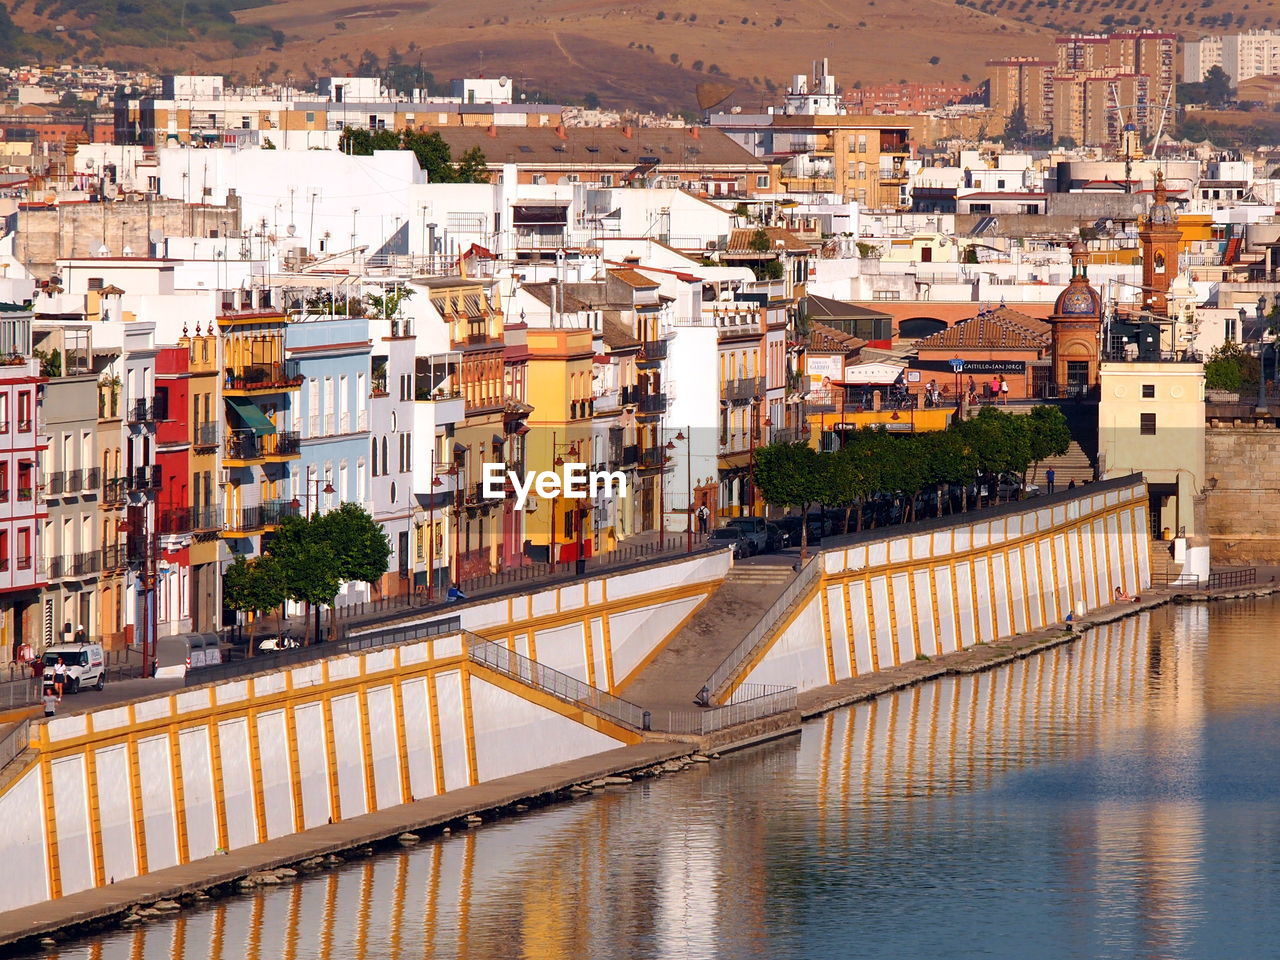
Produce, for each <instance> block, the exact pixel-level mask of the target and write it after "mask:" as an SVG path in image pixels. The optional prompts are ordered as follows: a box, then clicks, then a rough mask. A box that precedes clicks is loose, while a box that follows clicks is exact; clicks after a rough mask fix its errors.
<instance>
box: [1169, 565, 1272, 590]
mask: <svg viewBox="0 0 1280 960" xmlns="http://www.w3.org/2000/svg"><path fill="white" fill-rule="evenodd" d="M1257 582H1258V569H1257V567H1246V568H1244V569H1241V570H1219V571H1217V572H1216V573H1210V574H1209V575H1208V576H1207V577H1199V576H1196V575H1195V574H1193V573H1173V572H1171V571H1167V570H1158V571H1156V572H1154V573H1152V574H1151V586H1153V587H1180V588H1182V589H1185V590H1223V589H1227V588H1230V587H1248V586H1252V585H1253V584H1255V583H1257Z"/></svg>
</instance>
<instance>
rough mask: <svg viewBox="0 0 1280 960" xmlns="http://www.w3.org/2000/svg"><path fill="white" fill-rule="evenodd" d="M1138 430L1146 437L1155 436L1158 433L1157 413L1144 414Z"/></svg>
mask: <svg viewBox="0 0 1280 960" xmlns="http://www.w3.org/2000/svg"><path fill="white" fill-rule="evenodd" d="M1138 432H1139V433H1140V434H1141V435H1142V436H1144V437H1154V436H1155V435H1156V415H1155V414H1154V413H1144V414H1142V426H1141V428H1140V429H1139V431H1138Z"/></svg>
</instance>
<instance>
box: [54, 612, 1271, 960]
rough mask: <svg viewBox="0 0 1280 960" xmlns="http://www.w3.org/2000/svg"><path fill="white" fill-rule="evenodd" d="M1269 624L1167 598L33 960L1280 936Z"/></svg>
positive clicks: (1142, 946)
mask: <svg viewBox="0 0 1280 960" xmlns="http://www.w3.org/2000/svg"><path fill="white" fill-rule="evenodd" d="M1278 642H1280V599H1274V598H1273V599H1266V600H1253V601H1231V602H1224V603H1219V604H1217V605H1214V606H1212V607H1206V606H1181V607H1166V608H1163V609H1160V610H1156V611H1152V612H1151V613H1148V614H1143V615H1141V616H1139V617H1134V618H1131V619H1129V620H1127V621H1124V622H1122V623H1118V624H1113V625H1110V626H1107V627H1103V628H1100V629H1099V630H1097V631H1095V632H1093V633H1091V634H1090V635H1088V636H1087V637H1086V638H1084V639H1083V640H1081V641H1080V642H1078V643H1077V644H1074V645H1071V646H1067V647H1059V648H1057V649H1054V650H1050V651H1047V652H1045V653H1042V654H1040V655H1037V656H1035V657H1032V658H1030V659H1028V660H1025V661H1022V662H1019V663H1017V664H1014V665H1011V666H1008V667H1004V668H1001V669H999V670H995V671H991V672H989V673H985V674H980V675H977V676H973V677H962V678H948V679H944V680H940V681H936V682H933V683H930V684H926V685H923V686H920V687H916V688H914V689H911V690H906V691H902V692H900V693H897V694H892V695H888V696H885V697H882V698H881V699H880V700H878V701H875V702H873V703H867V704H861V705H857V706H855V707H851V708H848V709H844V710H840V711H836V712H834V713H831V714H828V715H826V716H825V717H823V718H820V719H818V720H815V721H813V722H811V723H809V724H806V725H805V727H804V730H803V733H802V734H801V735H800V736H799V737H790V738H788V739H785V740H781V741H776V742H774V743H770V744H765V745H762V746H759V747H756V748H752V749H749V750H745V751H741V752H739V753H735V754H732V755H730V756H727V757H725V758H723V759H721V760H718V761H716V762H714V763H711V764H702V765H699V766H696V767H694V768H693V769H691V770H690V771H687V772H685V773H682V774H677V775H674V776H667V777H664V778H661V779H657V780H646V781H641V782H638V783H636V784H635V785H633V786H629V787H619V788H609V789H606V790H604V791H602V792H598V793H596V794H593V795H591V796H589V797H586V798H584V799H581V800H577V801H574V802H572V803H566V804H562V805H558V806H553V807H548V808H545V809H543V810H538V811H533V812H530V813H528V814H525V815H523V816H521V817H518V818H515V819H510V820H504V821H501V822H498V823H495V824H491V825H487V826H483V827H481V828H479V829H476V830H472V831H466V832H463V833H459V834H455V835H453V836H451V837H444V838H441V839H440V840H437V841H431V842H424V843H422V844H421V845H419V846H416V847H412V848H406V849H405V851H404V852H399V851H395V852H389V853H383V854H379V855H376V856H373V857H370V858H368V859H366V860H363V861H357V862H354V863H351V864H349V865H345V866H343V867H340V868H338V869H336V870H334V871H332V872H327V873H323V874H318V875H313V876H309V877H306V878H304V879H301V880H299V881H298V882H296V883H293V884H290V885H285V886H280V887H270V888H263V889H261V890H260V891H255V892H254V893H252V894H246V895H244V896H239V897H233V898H230V899H226V900H222V901H217V902H211V903H210V904H208V905H206V906H205V907H203V908H196V909H192V910H189V911H186V912H184V913H183V914H181V915H179V916H177V917H175V918H174V919H172V920H168V921H163V922H157V923H151V924H148V925H145V926H140V927H135V928H132V929H127V930H121V931H118V932H113V933H110V934H106V935H104V936H102V937H100V938H98V939H94V940H84V941H78V942H75V943H72V944H68V945H65V946H61V947H58V948H56V949H50V950H48V951H45V952H44V953H43V954H42V956H45V957H50V958H58V960H277V958H281V960H366V958H369V960H373V958H387V960H400V958H431V957H441V958H453V957H458V958H516V957H523V958H548V960H550V958H557V960H558V958H584V960H585V958H591V960H597V958H601V960H607V958H617V960H640V958H655V960H658V958H663V960H666V958H673V960H674V958H735V960H736V958H761V960H765V958H768V960H781V958H823V960H825V958H837V957H838V958H845V957H877V958H879V957H893V958H898V957H901V958H925V957H929V958H934V957H936V958H944V957H945V958H968V957H984V958H986V957H994V958H1006V957H1007V958H1027V957H1037V958H1039V957H1044V958H1059V957H1060V958H1081V960H1085V958H1090V960H1092V958H1117V960H1120V958H1124V960H1131V958H1215V960H1216V958H1233V957H1241V958H1245V957H1248V958H1258V957H1274V956H1280V913H1278V912H1277V906H1278V905H1280V657H1277V656H1276V653H1277V650H1276V648H1277V643H1278Z"/></svg>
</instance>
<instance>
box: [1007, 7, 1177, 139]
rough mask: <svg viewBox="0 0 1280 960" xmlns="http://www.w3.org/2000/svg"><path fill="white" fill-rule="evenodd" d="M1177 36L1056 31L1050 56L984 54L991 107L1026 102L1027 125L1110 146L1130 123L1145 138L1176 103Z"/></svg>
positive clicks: (1032, 129) (1010, 111)
mask: <svg viewBox="0 0 1280 960" xmlns="http://www.w3.org/2000/svg"><path fill="white" fill-rule="evenodd" d="M1176 48H1177V37H1176V36H1175V35H1174V34H1171V33H1146V32H1134V33H1111V34H1071V35H1066V36H1061V37H1058V38H1057V42H1056V51H1055V53H1056V56H1055V59H1054V60H1053V61H1052V62H1050V61H1041V60H1034V59H1032V58H1029V57H1011V58H1008V59H1005V60H991V61H988V63H987V66H988V68H989V70H990V73H989V83H990V98H991V107H992V109H994V110H995V111H996V112H997V113H1001V114H1003V115H1004V116H1006V117H1008V116H1011V115H1012V114H1013V112H1014V110H1016V109H1017V108H1018V107H1019V106H1021V107H1022V108H1023V110H1024V113H1025V116H1026V120H1027V129H1028V131H1029V132H1031V133H1046V132H1048V133H1051V135H1052V137H1053V139H1054V140H1055V141H1057V140H1064V139H1069V140H1071V141H1074V142H1076V143H1080V144H1087V145H1096V146H1105V145H1112V146H1116V145H1118V142H1119V136H1120V133H1121V131H1122V130H1123V129H1124V127H1125V126H1126V125H1127V124H1132V125H1133V127H1134V128H1135V129H1136V131H1137V134H1138V136H1139V137H1140V138H1141V139H1143V140H1149V139H1151V138H1152V137H1153V136H1154V134H1155V133H1156V131H1157V130H1158V129H1159V127H1160V125H1161V121H1162V119H1163V118H1164V117H1165V116H1166V114H1167V112H1169V111H1172V109H1173V108H1174V106H1175V100H1174V91H1175V85H1176V81H1177V78H1176V76H1175V71H1174V56H1175V53H1176Z"/></svg>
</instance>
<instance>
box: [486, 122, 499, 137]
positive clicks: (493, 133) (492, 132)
mask: <svg viewBox="0 0 1280 960" xmlns="http://www.w3.org/2000/svg"><path fill="white" fill-rule="evenodd" d="M485 133H487V134H488V135H489V136H490V137H492V138H493V139H495V140H496V139H498V128H497V127H496V126H495V125H494V124H492V123H491V124H489V129H488V130H486V131H485Z"/></svg>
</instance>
